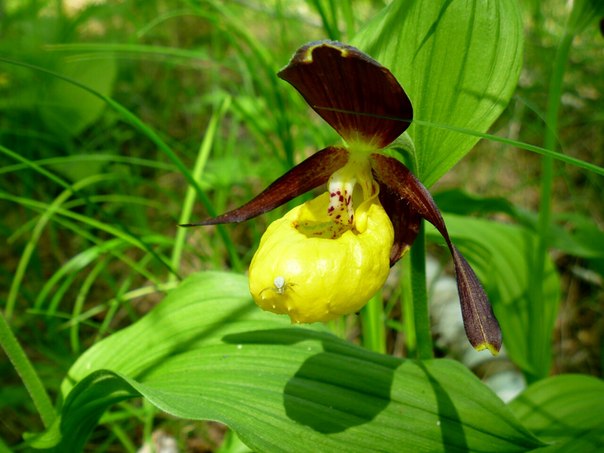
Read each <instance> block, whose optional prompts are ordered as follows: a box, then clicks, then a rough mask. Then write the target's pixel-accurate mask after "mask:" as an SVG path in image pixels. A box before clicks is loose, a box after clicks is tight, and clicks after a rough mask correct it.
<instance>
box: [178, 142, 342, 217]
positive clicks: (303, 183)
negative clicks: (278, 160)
mask: <svg viewBox="0 0 604 453" xmlns="http://www.w3.org/2000/svg"><path fill="white" fill-rule="evenodd" d="M346 162H348V151H347V150H346V149H345V148H342V147H338V146H329V147H327V148H325V149H322V150H321V151H319V152H317V153H315V154H313V155H312V156H310V157H309V158H307V159H305V160H304V161H302V162H300V163H299V164H298V165H296V166H295V167H294V168H292V169H291V170H289V171H288V172H287V173H285V174H284V175H283V176H281V177H280V178H279V179H277V180H276V181H275V182H273V183H272V184H271V185H270V186H268V187H267V188H266V189H264V191H262V192H261V193H260V194H258V195H257V196H256V197H254V198H253V199H252V200H250V201H248V202H247V203H246V204H244V205H243V206H241V207H239V208H237V209H233V210H232V211H229V212H226V213H224V214H222V215H219V216H218V217H213V218H210V219H206V220H202V221H201V222H199V223H187V224H184V225H180V226H182V227H193V226H203V225H216V224H219V223H238V222H243V221H245V220H248V219H251V218H253V217H256V216H259V215H260V214H264V213H265V212H268V211H271V210H273V209H275V208H277V207H279V206H281V205H282V204H284V203H287V202H288V201H290V200H293V199H294V198H296V197H297V196H299V195H302V194H303V193H306V192H308V191H309V190H312V189H314V188H315V187H319V186H320V185H322V184H325V183H326V182H327V181H328V180H329V177H330V176H331V175H332V174H333V173H334V172H335V171H336V170H338V169H340V168H341V167H343V166H344V164H346Z"/></svg>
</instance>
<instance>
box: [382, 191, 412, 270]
mask: <svg viewBox="0 0 604 453" xmlns="http://www.w3.org/2000/svg"><path fill="white" fill-rule="evenodd" d="M378 184H379V185H380V194H379V198H380V203H381V204H382V206H383V207H384V210H385V211H386V213H387V214H388V217H389V218H390V221H391V222H392V227H393V228H394V243H393V244H392V249H391V250H390V267H392V266H394V265H395V264H396V262H397V261H398V260H400V259H401V257H402V256H403V254H404V253H405V252H406V251H407V250H408V249H409V247H411V245H412V244H413V242H414V241H415V238H416V237H417V233H418V232H419V224H420V221H421V216H420V215H419V214H418V213H417V211H415V210H414V209H412V207H411V206H410V205H409V204H407V203H401V197H400V196H399V195H398V193H396V192H395V191H393V190H392V189H390V187H388V186H387V185H385V184H381V183H378Z"/></svg>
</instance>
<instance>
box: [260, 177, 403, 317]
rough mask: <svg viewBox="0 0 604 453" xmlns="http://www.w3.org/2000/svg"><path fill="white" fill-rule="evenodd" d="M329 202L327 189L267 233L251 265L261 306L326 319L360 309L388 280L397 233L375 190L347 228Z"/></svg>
mask: <svg viewBox="0 0 604 453" xmlns="http://www.w3.org/2000/svg"><path fill="white" fill-rule="evenodd" d="M371 182H372V183H373V181H371ZM373 184H375V183H373ZM363 192H365V191H363ZM329 203H330V195H329V193H324V194H322V195H321V196H319V197H317V198H315V199H313V200H311V201H309V202H306V203H304V204H303V205H300V206H297V207H296V208H294V209H292V210H291V211H289V212H288V213H287V214H286V215H285V216H284V217H282V218H280V219H278V220H276V221H275V222H273V223H272V224H271V225H270V226H269V227H268V229H267V230H266V232H265V233H264V236H263V237H262V240H261V242H260V246H259V248H258V251H257V252H256V254H255V255H254V258H253V260H252V263H251V265H250V270H249V282H250V291H251V293H252V296H253V298H254V301H255V302H256V304H258V305H259V306H260V307H261V308H262V309H264V310H268V311H271V312H274V313H282V314H287V315H289V316H290V318H291V320H292V322H293V323H311V322H316V321H328V320H330V319H334V318H337V317H338V316H341V315H344V314H348V313H354V312H357V311H358V310H360V309H361V308H362V307H363V306H364V305H365V304H366V303H367V301H368V300H369V299H370V298H371V296H373V295H374V294H375V293H376V291H377V290H378V289H380V288H381V287H382V285H383V284H384V282H385V281H386V278H387V277H388V273H389V270H390V266H389V254H390V248H391V246H392V242H393V240H394V232H393V229H392V224H391V222H390V219H389V218H388V215H387V214H386V212H385V211H384V209H383V208H382V206H381V204H380V203H379V201H378V197H377V192H375V193H373V194H372V195H371V196H370V197H368V198H367V199H365V200H364V201H361V203H360V204H359V205H358V207H357V208H356V209H355V210H354V219H355V221H354V225H352V226H348V227H342V225H341V224H337V223H335V222H334V219H333V218H332V217H330V216H329V214H328V207H329Z"/></svg>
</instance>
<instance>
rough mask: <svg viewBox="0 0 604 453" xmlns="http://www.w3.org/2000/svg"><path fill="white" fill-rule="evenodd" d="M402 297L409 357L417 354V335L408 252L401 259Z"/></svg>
mask: <svg viewBox="0 0 604 453" xmlns="http://www.w3.org/2000/svg"><path fill="white" fill-rule="evenodd" d="M400 266H401V274H402V275H401V298H402V304H403V309H402V317H403V319H402V321H403V325H404V326H405V346H406V349H407V351H406V352H407V357H416V356H417V335H416V334H415V318H414V316H413V313H414V310H415V309H414V305H413V289H412V288H411V256H410V254H409V253H407V254H406V255H405V256H404V257H403V259H402V260H401V264H400Z"/></svg>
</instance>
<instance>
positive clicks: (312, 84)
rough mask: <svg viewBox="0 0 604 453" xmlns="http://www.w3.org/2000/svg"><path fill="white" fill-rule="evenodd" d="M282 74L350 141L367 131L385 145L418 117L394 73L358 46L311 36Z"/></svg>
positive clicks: (370, 140)
mask: <svg viewBox="0 0 604 453" xmlns="http://www.w3.org/2000/svg"><path fill="white" fill-rule="evenodd" d="M278 75H279V77H281V78H282V79H283V80H285V81H287V82H289V83H290V84H292V85H293V86H294V88H296V90H298V91H299V92H300V94H301V95H302V96H303V97H304V99H305V100H306V102H308V104H309V105H310V106H311V107H312V108H313V109H314V110H315V111H316V112H317V113H318V114H319V115H320V116H321V117H322V118H323V119H324V120H325V121H327V122H328V123H329V124H330V125H331V127H333V128H334V129H335V130H336V131H337V132H338V134H340V135H341V136H342V137H343V138H344V140H346V141H350V140H358V139H360V138H361V137H362V140H363V141H365V142H368V143H372V144H373V145H374V146H375V148H376V149H379V148H383V147H385V146H387V145H389V144H390V143H392V141H394V139H396V138H397V137H398V136H399V135H401V134H402V133H403V132H404V131H405V130H406V129H407V128H408V127H409V124H410V123H411V120H412V119H413V108H412V107H411V101H410V100H409V98H408V97H407V94H406V93H405V90H403V88H402V87H401V85H400V84H399V83H398V81H397V80H396V78H395V77H394V76H393V75H392V73H391V72H390V71H389V70H388V69H386V68H385V67H384V66H382V65H381V64H379V63H378V62H377V61H375V60H374V59H373V58H371V57H369V56H368V55H366V54H365V53H363V52H361V51H360V50H358V49H356V48H354V47H352V46H348V45H345V44H342V43H339V42H335V41H316V42H311V43H309V44H307V45H305V46H303V47H301V48H300V49H299V50H298V51H297V52H296V53H295V55H294V56H293V58H292V60H291V61H290V63H289V64H288V65H287V66H286V67H285V68H284V69H282V70H281V71H280V72H279V74H278ZM355 112H356V113H355ZM359 136H360V137H359Z"/></svg>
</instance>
